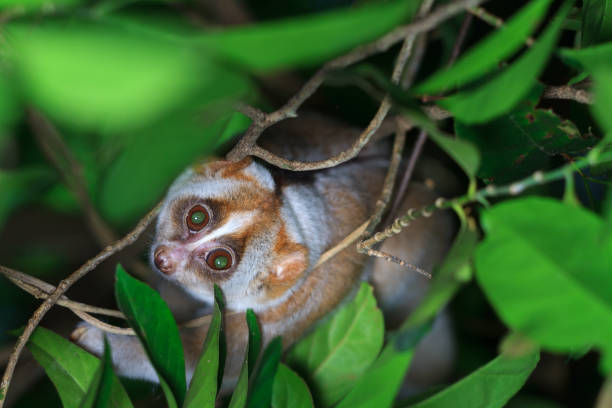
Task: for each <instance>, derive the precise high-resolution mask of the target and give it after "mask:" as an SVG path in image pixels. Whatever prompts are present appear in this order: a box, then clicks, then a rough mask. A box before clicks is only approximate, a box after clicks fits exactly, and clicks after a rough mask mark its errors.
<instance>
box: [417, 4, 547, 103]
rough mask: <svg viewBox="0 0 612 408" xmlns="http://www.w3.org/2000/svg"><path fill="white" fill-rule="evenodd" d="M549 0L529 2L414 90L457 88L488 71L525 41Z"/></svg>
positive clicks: (544, 11) (544, 13)
mask: <svg viewBox="0 0 612 408" xmlns="http://www.w3.org/2000/svg"><path fill="white" fill-rule="evenodd" d="M550 3H551V0H536V1H532V2H530V3H528V4H527V5H526V6H525V7H523V8H522V9H521V10H520V11H519V12H518V13H516V15H515V16H514V17H513V18H512V19H511V20H510V21H508V23H507V24H505V25H504V26H502V27H500V28H499V29H497V30H496V31H495V32H493V34H491V35H490V36H488V37H487V38H486V39H484V40H482V41H481V42H480V43H478V44H477V45H475V46H474V47H473V48H471V49H470V50H469V51H467V52H466V53H465V54H464V55H463V56H462V57H461V58H459V60H457V62H455V63H454V64H453V65H452V66H451V67H450V68H447V69H444V70H441V71H438V72H436V73H435V74H433V75H432V76H430V77H429V78H428V79H426V80H425V81H424V82H423V83H422V84H419V85H417V86H416V87H415V88H414V92H415V93H419V94H424V93H429V94H433V93H438V92H441V91H444V90H447V89H451V88H454V87H458V86H461V85H464V84H467V83H468V82H470V81H472V80H474V79H476V78H478V77H480V76H482V75H483V74H486V73H487V72H490V71H491V70H493V69H494V68H496V67H497V66H498V65H499V64H500V63H501V62H502V61H503V60H504V59H505V58H508V57H510V56H511V55H512V54H513V53H514V52H516V51H517V50H519V49H520V48H521V47H522V46H523V44H524V43H525V39H526V38H527V37H528V36H529V34H531V33H532V32H533V31H534V29H535V28H536V27H537V25H538V24H539V22H540V20H541V19H542V18H543V17H544V16H545V15H546V10H548V6H549V5H550Z"/></svg>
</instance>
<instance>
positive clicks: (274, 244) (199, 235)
mask: <svg viewBox="0 0 612 408" xmlns="http://www.w3.org/2000/svg"><path fill="white" fill-rule="evenodd" d="M275 191H276V185H275V182H274V180H273V178H272V176H271V174H270V172H269V171H268V170H267V169H266V168H265V167H264V166H262V165H260V164H258V163H256V162H255V161H252V160H251V159H250V158H247V159H244V160H242V161H240V162H236V163H234V162H227V161H215V162H210V163H206V164H202V165H198V166H194V167H192V168H190V169H188V170H186V171H185V172H184V173H183V174H182V175H181V176H180V177H179V178H178V179H177V180H176V181H175V182H174V184H173V185H172V186H171V187H170V189H169V191H168V195H167V196H166V199H165V202H164V205H163V208H162V210H161V212H160V214H159V217H158V222H157V232H156V235H155V239H154V243H153V246H152V248H151V260H152V263H153V265H154V267H155V269H157V270H158V271H159V272H160V273H161V274H162V275H163V276H165V277H166V278H167V279H169V280H171V281H174V282H175V283H177V284H178V285H179V286H181V287H183V288H184V289H185V290H187V291H188V292H189V293H191V294H192V295H193V296H195V297H196V298H198V299H201V300H204V301H209V302H210V301H212V299H213V286H214V284H217V285H219V286H220V287H221V289H222V290H223V293H224V295H225V298H226V300H227V303H228V306H229V307H230V308H232V309H245V308H247V307H250V308H254V309H256V310H257V309H261V308H265V307H266V306H267V305H269V304H271V303H274V302H276V301H278V300H280V299H282V298H283V295H286V294H288V291H289V290H290V288H291V287H293V286H294V285H295V284H296V283H298V282H299V281H300V279H301V278H302V277H303V275H304V273H305V271H306V269H307V267H308V250H307V248H306V246H305V245H303V242H304V240H303V237H301V236H300V232H299V228H297V227H296V225H297V221H296V220H295V217H294V214H292V211H291V208H290V206H287V205H284V203H283V200H282V197H280V196H279V195H278V194H277V193H276V192H275Z"/></svg>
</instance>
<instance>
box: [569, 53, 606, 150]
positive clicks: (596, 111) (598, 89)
mask: <svg viewBox="0 0 612 408" xmlns="http://www.w3.org/2000/svg"><path fill="white" fill-rule="evenodd" d="M561 56H562V57H563V58H564V59H565V60H566V61H567V62H569V63H570V64H576V63H578V64H579V65H581V66H582V67H583V68H584V69H585V70H587V71H589V72H590V73H591V74H592V76H593V81H594V84H595V86H594V87H593V89H594V93H595V95H594V97H595V103H594V104H593V105H592V107H591V109H592V111H593V115H594V116H595V118H596V119H597V122H598V123H599V124H600V125H601V127H602V128H603V130H604V131H605V132H607V136H606V137H607V140H610V139H611V138H612V115H610V114H609V113H610V106H612V42H608V43H605V44H602V45H596V46H593V47H589V48H585V49H582V50H569V49H563V50H561Z"/></svg>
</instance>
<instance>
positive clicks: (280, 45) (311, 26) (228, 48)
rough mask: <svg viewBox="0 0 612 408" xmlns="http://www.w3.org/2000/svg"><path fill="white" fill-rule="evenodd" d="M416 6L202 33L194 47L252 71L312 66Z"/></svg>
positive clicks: (368, 8) (383, 6) (373, 7)
mask: <svg viewBox="0 0 612 408" xmlns="http://www.w3.org/2000/svg"><path fill="white" fill-rule="evenodd" d="M419 4H420V1H416V0H411V1H393V2H387V3H375V4H366V5H364V6H362V7H359V8H356V9H351V10H338V11H332V12H328V13H325V14H319V15H314V16H306V17H299V18H293V19H287V20H282V21H274V22H267V23H259V24H256V25H253V26H247V27H240V28H235V29H230V30H225V31H219V32H216V33H214V32H213V33H207V34H205V35H203V36H201V37H200V38H199V39H197V40H196V41H197V42H198V43H199V44H202V45H204V46H205V47H206V48H207V49H210V50H213V51H215V52H217V53H218V54H219V55H221V56H222V57H224V58H226V59H228V60H229V61H231V62H233V63H236V64H239V65H241V66H243V67H246V68H248V69H251V70H255V71H270V70H281V69H286V68H290V67H291V68H295V67H304V66H313V65H315V64H319V63H321V62H324V61H327V60H329V59H331V58H332V57H334V56H336V55H340V54H342V53H344V52H346V51H348V50H350V49H351V48H353V47H355V46H357V45H359V44H362V43H364V42H367V41H370V40H374V39H376V38H378V37H380V36H381V35H382V34H384V33H386V32H387V31H389V30H390V29H391V28H393V27H394V26H396V25H397V24H399V23H401V22H402V21H406V20H409V19H410V18H411V17H412V16H413V15H415V13H416V11H417V10H418V7H419ZM270 44H274V46H270Z"/></svg>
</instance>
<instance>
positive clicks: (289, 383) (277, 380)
mask: <svg viewBox="0 0 612 408" xmlns="http://www.w3.org/2000/svg"><path fill="white" fill-rule="evenodd" d="M313 406H314V405H313V402H312V395H310V390H308V387H307V386H306V383H305V382H304V380H302V379H301V378H300V376H299V375H297V374H296V373H294V372H293V371H292V370H291V369H290V368H289V367H287V366H286V365H284V364H281V365H280V366H279V367H278V371H277V372H276V376H275V377H274V387H273V389H272V408H309V407H313Z"/></svg>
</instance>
